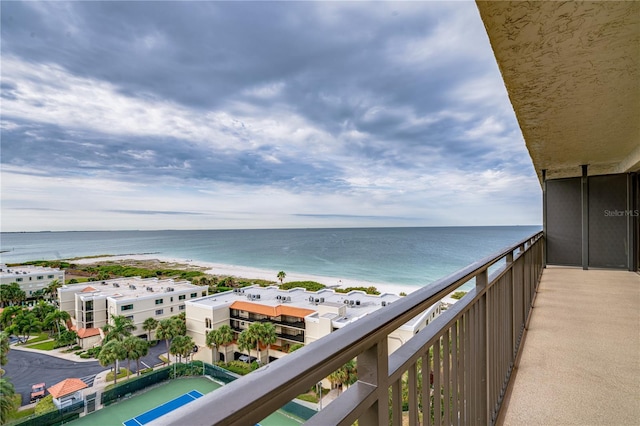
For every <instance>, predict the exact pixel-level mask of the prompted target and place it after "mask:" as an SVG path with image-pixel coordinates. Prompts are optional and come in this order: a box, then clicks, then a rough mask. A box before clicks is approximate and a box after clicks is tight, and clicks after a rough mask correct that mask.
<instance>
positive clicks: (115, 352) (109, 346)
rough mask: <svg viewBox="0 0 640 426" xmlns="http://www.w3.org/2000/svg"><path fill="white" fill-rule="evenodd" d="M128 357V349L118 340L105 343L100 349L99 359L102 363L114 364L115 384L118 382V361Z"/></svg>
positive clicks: (105, 364) (104, 364)
mask: <svg viewBox="0 0 640 426" xmlns="http://www.w3.org/2000/svg"><path fill="white" fill-rule="evenodd" d="M126 357H127V355H126V351H125V349H124V347H123V345H122V342H120V341H118V340H111V341H109V342H107V343H105V344H104V345H103V346H102V349H100V353H99V354H98V361H100V365H102V366H103V367H106V366H107V365H110V364H113V384H114V385H115V384H116V383H117V382H118V370H119V369H118V368H117V364H118V361H121V360H123V359H125V358H126Z"/></svg>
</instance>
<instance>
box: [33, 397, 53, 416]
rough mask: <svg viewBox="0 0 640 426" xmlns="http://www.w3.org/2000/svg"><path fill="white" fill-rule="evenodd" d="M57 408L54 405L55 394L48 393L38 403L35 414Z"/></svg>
mask: <svg viewBox="0 0 640 426" xmlns="http://www.w3.org/2000/svg"><path fill="white" fill-rule="evenodd" d="M55 409H56V406H55V405H53V395H47V396H45V397H44V398H42V399H41V400H40V401H38V403H37V404H36V409H35V411H34V413H35V414H44V413H48V412H49V411H53V410H55Z"/></svg>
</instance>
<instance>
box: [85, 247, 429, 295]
mask: <svg viewBox="0 0 640 426" xmlns="http://www.w3.org/2000/svg"><path fill="white" fill-rule="evenodd" d="M122 260H158V261H161V262H167V263H174V264H179V265H189V266H193V267H197V268H202V269H204V272H205V273H207V274H211V275H223V276H233V277H237V278H247V279H252V278H253V279H262V280H271V281H277V280H278V279H277V275H278V272H279V271H276V270H267V269H258V268H251V267H248V266H238V265H226V264H222V263H211V262H201V261H197V262H196V261H193V260H190V259H179V258H172V257H163V256H158V255H156V254H149V255H144V254H137V255H136V254H133V255H124V256H107V257H92V258H84V259H75V260H73V263H76V264H90V263H100V262H115V261H122ZM284 272H285V273H286V278H285V279H284V282H291V281H315V282H319V283H321V284H324V285H326V286H327V287H332V288H335V287H340V288H346V287H370V286H374V287H376V288H377V289H378V291H379V292H380V293H390V294H400V293H402V292H404V293H406V294H409V293H411V292H413V291H416V290H418V289H419V288H420V287H417V286H408V285H395V284H388V283H376V282H370V281H358V280H354V279H346V278H336V277H325V276H320V275H313V274H302V273H295V272H289V271H284Z"/></svg>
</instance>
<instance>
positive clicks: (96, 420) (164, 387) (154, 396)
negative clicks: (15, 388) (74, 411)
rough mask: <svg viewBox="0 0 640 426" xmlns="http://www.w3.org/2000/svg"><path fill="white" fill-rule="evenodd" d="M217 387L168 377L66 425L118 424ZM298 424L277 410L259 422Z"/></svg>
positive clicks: (266, 425)
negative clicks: (189, 394)
mask: <svg viewBox="0 0 640 426" xmlns="http://www.w3.org/2000/svg"><path fill="white" fill-rule="evenodd" d="M220 387H222V386H221V385H220V384H218V383H216V382H214V381H212V380H210V379H208V378H206V377H189V378H181V379H174V380H168V381H167V382H166V383H163V384H161V385H159V386H155V387H153V388H151V389H150V390H147V391H142V392H140V393H138V394H136V395H134V396H132V397H131V398H128V399H125V400H122V401H120V402H118V403H116V404H112V405H110V406H108V407H104V408H102V409H101V410H98V411H96V412H94V413H91V414H89V415H87V416H84V417H81V418H79V419H78V420H75V421H73V422H71V423H68V424H70V425H72V426H122V424H123V422H124V421H126V420H129V419H131V418H132V417H135V416H137V415H139V414H142V413H144V412H145V411H148V410H150V409H152V408H154V407H157V406H158V405H161V404H164V403H165V402H167V401H170V400H172V399H174V398H176V397H178V396H180V395H183V394H185V393H187V392H189V391H192V390H194V389H195V390H197V391H200V392H202V393H203V394H207V393H209V392H211V391H213V390H215V389H218V388H220ZM221 392H224V390H221ZM212 408H213V407H212ZM302 423H303V422H302V420H297V419H294V418H292V417H289V416H286V415H284V414H283V413H282V412H280V411H278V412H276V413H273V414H272V415H270V416H269V417H267V418H266V419H264V420H262V421H261V422H260V425H262V426H294V425H300V424H302Z"/></svg>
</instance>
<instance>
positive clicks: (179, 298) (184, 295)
mask: <svg viewBox="0 0 640 426" xmlns="http://www.w3.org/2000/svg"><path fill="white" fill-rule="evenodd" d="M186 298H187V295H186V294H181V295H180V296H178V300H184V299H186Z"/></svg>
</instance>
